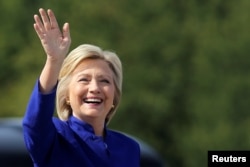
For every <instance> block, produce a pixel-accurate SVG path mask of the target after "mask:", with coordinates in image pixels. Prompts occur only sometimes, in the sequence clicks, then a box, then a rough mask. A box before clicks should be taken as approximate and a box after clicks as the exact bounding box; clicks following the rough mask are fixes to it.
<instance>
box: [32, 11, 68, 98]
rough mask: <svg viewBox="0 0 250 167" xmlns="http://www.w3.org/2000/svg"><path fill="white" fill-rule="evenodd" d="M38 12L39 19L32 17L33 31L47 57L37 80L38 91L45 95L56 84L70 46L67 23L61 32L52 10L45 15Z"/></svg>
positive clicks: (42, 12) (36, 16) (35, 16)
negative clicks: (33, 21) (38, 84)
mask: <svg viewBox="0 0 250 167" xmlns="http://www.w3.org/2000/svg"><path fill="white" fill-rule="evenodd" d="M39 12H40V15H41V18H40V17H39V16H38V15H34V20H35V23H34V29H35V31H36V33H37V35H38V37H39V38H40V40H41V43H42V46H43V48H44V51H45V53H46V55H47V60H46V63H45V66H44V68H43V70H42V73H41V76H40V79H39V80H40V91H41V92H42V93H44V94H46V93H49V92H50V91H51V90H52V89H53V88H54V87H55V85H56V83H57V79H58V75H59V72H60V69H61V66H62V63H63V60H64V58H65V57H66V54H67V53H68V50H69V47H70V44H71V38H70V31H69V24H68V23H65V24H64V25H63V28H62V32H61V30H60V28H59V26H58V23H57V20H56V17H55V15H54V13H53V11H52V10H50V9H49V10H48V11H47V13H46V11H45V10H44V9H39Z"/></svg>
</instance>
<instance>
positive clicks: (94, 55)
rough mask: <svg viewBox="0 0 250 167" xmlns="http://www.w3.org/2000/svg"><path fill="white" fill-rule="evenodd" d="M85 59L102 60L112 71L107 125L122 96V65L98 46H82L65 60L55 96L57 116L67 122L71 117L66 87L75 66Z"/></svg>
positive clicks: (111, 54)
mask: <svg viewBox="0 0 250 167" xmlns="http://www.w3.org/2000/svg"><path fill="white" fill-rule="evenodd" d="M85 59H102V60H104V61H106V62H107V63H108V64H109V66H110V68H111V70H112V71H113V76H114V77H113V79H114V84H115V96H114V102H113V105H114V107H112V109H111V110H110V111H109V113H108V114H107V116H106V120H105V122H106V123H108V122H109V121H110V120H111V118H112V117H113V115H114V113H115V112H116V109H117V107H118V105H119V102H120V99H121V94H122V79H123V78H122V64H121V61H120V59H119V58H118V56H117V55H116V54H115V53H114V52H110V51H105V50H102V49H101V48H100V47H98V46H94V45H90V44H83V45H80V46H78V47H77V48H75V49H74V50H72V51H71V52H70V53H69V55H68V56H67V57H66V58H65V60H64V62H63V65H62V68H61V71H60V74H59V78H58V87H57V94H56V107H57V114H58V117H59V118H60V119H61V120H67V119H68V118H69V116H71V115H72V109H71V107H70V106H69V105H68V104H67V97H68V87H69V83H70V81H71V74H72V72H73V71H74V69H75V68H76V67H77V65H78V64H79V63H80V62H82V61H83V60H85Z"/></svg>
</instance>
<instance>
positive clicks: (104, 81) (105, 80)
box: [101, 79, 110, 84]
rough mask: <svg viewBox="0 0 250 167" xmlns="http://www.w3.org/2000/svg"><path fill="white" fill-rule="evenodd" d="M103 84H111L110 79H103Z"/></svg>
mask: <svg viewBox="0 0 250 167" xmlns="http://www.w3.org/2000/svg"><path fill="white" fill-rule="evenodd" d="M101 82H103V83H107V84H109V83H110V81H109V80H108V79H102V80H101Z"/></svg>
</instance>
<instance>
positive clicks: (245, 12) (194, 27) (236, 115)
mask: <svg viewBox="0 0 250 167" xmlns="http://www.w3.org/2000/svg"><path fill="white" fill-rule="evenodd" d="M39 7H44V8H51V9H53V10H54V12H55V13H56V15H57V16H58V21H59V23H60V25H62V24H63V23H64V22H69V23H70V29H71V36H72V40H73V41H72V47H71V48H74V47H76V46H78V45H80V44H82V43H92V44H96V45H99V46H101V47H102V48H105V49H108V50H114V51H115V52H117V53H118V55H119V56H120V58H121V60H122V62H123V67H124V84H123V85H124V86H123V98H122V103H121V106H120V108H119V110H118V112H117V113H116V116H115V117H114V119H113V120H112V121H111V124H110V127H111V128H115V129H119V130H122V131H125V132H128V133H131V134H133V135H135V136H137V137H139V138H141V139H143V140H144V141H146V142H147V143H149V144H150V145H152V146H153V147H155V148H156V149H157V151H158V152H159V153H160V154H161V155H162V157H163V158H164V159H165V160H166V162H167V163H168V164H170V165H171V166H173V167H174V166H178V167H199V166H205V165H206V163H207V159H206V157H207V151H208V150H241V149H242V150H244V149H246V148H249V147H250V142H249V141H250V135H249V133H248V130H249V127H250V126H249V125H250V114H249V108H250V103H249V102H250V78H249V77H248V75H249V73H250V58H249V57H248V55H249V54H248V52H249V45H250V33H249V25H250V18H249V7H250V1H247V0H238V1H232V0H227V1H225V0H219V1H218V0H210V1H201V0H199V1H198V0H189V1H185V0H156V1H153V2H152V1H149V0H142V1H132V0H127V1H111V0H107V1H101V0H92V1H87V0H86V1H76V0H71V1H69V0H64V1H59V0H51V1H31V0H25V1H14V0H9V1H1V2H0V19H1V21H2V25H1V27H0V36H1V41H0V81H1V85H2V88H1V93H2V96H1V98H0V104H1V106H2V111H1V112H0V116H2V117H9V116H22V115H23V114H24V112H25V107H26V104H27V101H28V98H29V95H30V93H31V90H32V87H33V85H34V82H35V80H36V79H37V78H38V76H39V74H40V71H41V69H42V67H43V64H44V61H45V56H44V52H43V49H42V47H41V46H40V41H39V39H38V37H37V36H36V34H35V31H34V30H33V27H32V23H33V14H34V13H37V11H38V8H39Z"/></svg>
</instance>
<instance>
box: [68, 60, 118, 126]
mask: <svg viewBox="0 0 250 167" xmlns="http://www.w3.org/2000/svg"><path fill="white" fill-rule="evenodd" d="M114 95H115V85H114V81H113V72H112V70H111V69H110V67H109V65H108V63H107V62H105V61H104V60H101V59H86V60H83V61H82V62H81V63H80V64H79V65H78V66H77V67H76V69H75V70H74V71H73V74H72V79H71V82H70V84H69V96H68V98H69V101H70V105H71V108H72V111H73V115H74V116H75V117H77V118H78V119H81V120H84V121H87V122H88V121H93V120H97V121H104V120H105V118H106V115H107V114H108V112H109V111H110V109H111V107H112V105H113V100H114Z"/></svg>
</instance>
